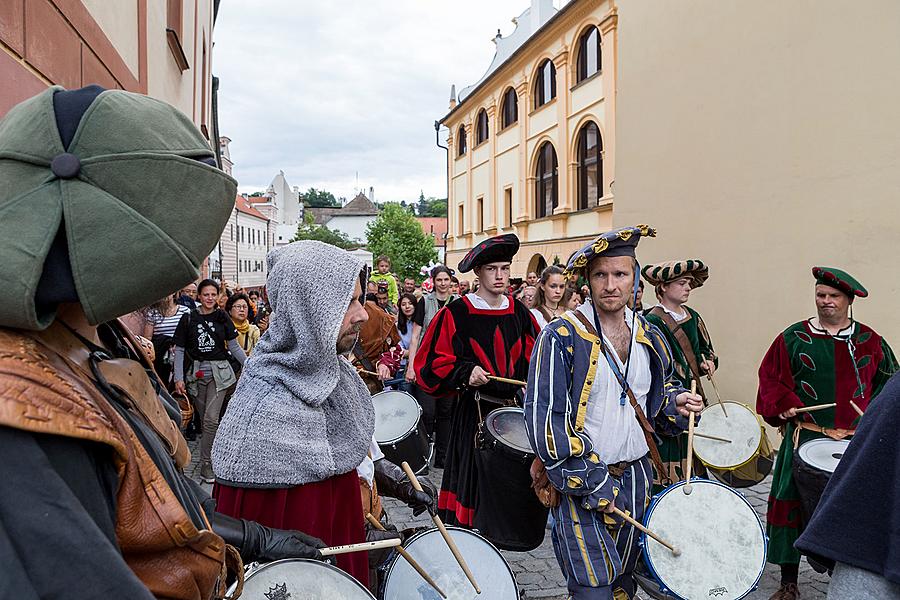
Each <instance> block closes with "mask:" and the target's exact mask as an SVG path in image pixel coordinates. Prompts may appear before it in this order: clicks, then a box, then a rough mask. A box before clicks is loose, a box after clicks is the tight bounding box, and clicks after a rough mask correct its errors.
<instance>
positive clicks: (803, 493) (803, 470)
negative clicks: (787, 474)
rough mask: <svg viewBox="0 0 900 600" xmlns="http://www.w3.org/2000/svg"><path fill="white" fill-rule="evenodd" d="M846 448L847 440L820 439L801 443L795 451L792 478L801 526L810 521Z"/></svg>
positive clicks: (848, 442)
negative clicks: (799, 506) (797, 494)
mask: <svg viewBox="0 0 900 600" xmlns="http://www.w3.org/2000/svg"><path fill="white" fill-rule="evenodd" d="M849 445H850V441H849V440H833V439H831V438H821V439H816V440H809V441H808V442H805V443H803V444H800V448H799V449H798V450H796V451H795V452H794V464H793V475H794V484H796V486H797V492H798V493H799V494H800V503H801V508H802V510H801V513H802V519H803V520H802V527H806V524H807V523H809V520H810V519H811V518H812V514H813V513H814V512H815V510H816V506H818V505H819V500H820V499H821V498H822V493H823V492H824V491H825V486H826V485H828V480H829V479H831V474H832V473H834V470H835V469H836V468H837V466H838V463H839V462H840V461H841V458H842V457H843V456H844V452H846V451H847V446H849Z"/></svg>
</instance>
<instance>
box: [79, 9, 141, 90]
mask: <svg viewBox="0 0 900 600" xmlns="http://www.w3.org/2000/svg"><path fill="white" fill-rule="evenodd" d="M82 3H83V4H84V6H85V8H87V9H88V12H90V13H91V16H92V17H93V18H94V20H95V21H96V22H97V25H99V26H100V28H101V29H102V30H103V33H105V34H106V37H107V38H108V39H109V41H110V42H111V43H112V45H113V47H114V48H115V49H116V52H118V53H119V56H121V57H122V60H123V61H124V62H125V65H126V66H127V67H128V69H129V70H130V71H131V74H132V75H134V76H135V77H140V71H139V69H140V62H139V59H140V57H139V55H138V48H139V45H138V0H116V1H115V2H110V1H109V0H82Z"/></svg>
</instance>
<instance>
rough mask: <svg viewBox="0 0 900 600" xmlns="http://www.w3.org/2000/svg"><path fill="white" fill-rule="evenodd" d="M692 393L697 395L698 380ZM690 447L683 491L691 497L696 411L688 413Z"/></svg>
mask: <svg viewBox="0 0 900 600" xmlns="http://www.w3.org/2000/svg"><path fill="white" fill-rule="evenodd" d="M691 393H692V394H696V393H697V380H696V379H692V380H691ZM688 415H689V416H688V447H687V464H686V465H685V466H684V487H683V488H682V491H683V492H684V493H685V494H687V495H690V493H691V492H693V491H694V488H692V487H691V467H692V466H693V464H694V411H692V410H691V411H688Z"/></svg>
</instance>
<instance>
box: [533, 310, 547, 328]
mask: <svg viewBox="0 0 900 600" xmlns="http://www.w3.org/2000/svg"><path fill="white" fill-rule="evenodd" d="M531 314H532V315H534V320H535V321H537V322H538V327H540V328H541V329H543V328H544V327H546V326H547V319H545V318H544V315H543V313H541V311H539V310H538V309H536V308H532V309H531Z"/></svg>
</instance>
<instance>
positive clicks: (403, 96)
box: [213, 0, 559, 200]
mask: <svg viewBox="0 0 900 600" xmlns="http://www.w3.org/2000/svg"><path fill="white" fill-rule="evenodd" d="M557 4H559V3H558V2H557ZM528 5H529V1H528V0H489V1H485V0H455V1H452V2H440V1H436V0H368V1H367V0H334V1H331V2H312V1H309V0H258V1H250V0H231V1H229V2H223V3H222V5H221V8H220V11H219V19H218V22H217V23H216V31H215V48H214V53H213V61H214V62H213V72H214V74H216V75H217V76H218V77H219V78H220V88H219V127H220V131H221V133H222V135H227V136H228V137H230V138H231V139H232V140H233V141H232V144H231V155H232V159H233V161H234V163H235V167H234V174H235V176H236V177H237V179H238V181H239V182H240V184H241V189H242V191H243V190H250V191H252V190H258V189H264V188H265V187H266V186H267V185H268V184H269V182H270V181H271V179H272V177H273V176H274V175H275V173H277V172H278V170H279V169H280V170H283V171H284V172H285V175H286V177H287V178H288V181H289V182H290V183H291V184H292V185H298V186H300V188H301V189H306V188H309V187H317V188H324V189H327V190H329V191H331V192H332V193H333V194H335V196H346V197H348V198H349V197H352V196H353V194H354V188H355V187H356V172H357V171H358V172H359V185H360V187H363V188H365V189H368V187H369V186H374V187H375V195H376V199H378V200H414V199H415V198H417V197H418V195H419V190H420V189H421V190H424V192H425V195H426V196H437V197H442V196H444V194H445V185H446V184H445V172H446V168H445V164H446V163H445V155H444V151H443V150H441V149H439V148H437V147H436V146H435V136H434V126H433V124H434V121H435V120H436V119H439V118H441V117H442V116H444V114H446V112H447V102H448V99H449V96H450V85H451V84H452V83H455V84H456V87H457V90H459V89H461V88H463V87H465V86H466V85H469V84H471V83H473V82H475V81H477V80H478V79H479V78H480V77H481V75H482V74H483V72H484V71H485V69H487V67H488V65H489V64H490V62H491V59H492V58H493V56H494V45H493V43H492V42H491V38H492V36H493V35H494V34H495V33H496V31H497V29H498V28H499V29H500V30H501V31H502V32H503V34H504V35H506V34H508V33H509V32H510V31H511V30H512V29H513V25H512V22H511V19H512V18H513V17H514V16H517V15H518V14H519V13H521V12H522V11H523V10H525V9H526V8H527V7H528ZM441 141H442V143H444V142H445V141H446V134H445V133H443V132H442V135H441Z"/></svg>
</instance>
